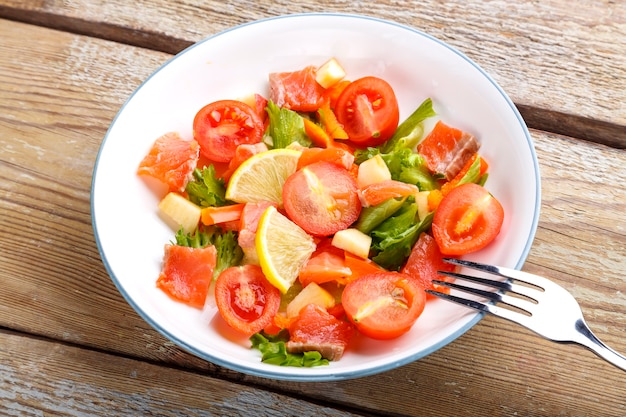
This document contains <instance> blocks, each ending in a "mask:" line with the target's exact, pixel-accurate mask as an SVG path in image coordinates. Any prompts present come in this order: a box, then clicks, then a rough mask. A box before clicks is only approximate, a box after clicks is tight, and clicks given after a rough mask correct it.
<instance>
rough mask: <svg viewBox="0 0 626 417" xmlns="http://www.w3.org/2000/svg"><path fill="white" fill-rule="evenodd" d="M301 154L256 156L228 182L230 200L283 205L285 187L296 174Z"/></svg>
mask: <svg viewBox="0 0 626 417" xmlns="http://www.w3.org/2000/svg"><path fill="white" fill-rule="evenodd" d="M300 154H301V152H300V151H297V150H294V149H283V148H281V149H272V150H269V151H265V152H261V153H258V154H256V155H253V156H252V157H250V158H249V159H247V160H246V161H245V162H244V163H243V164H241V165H240V166H239V168H237V169H236V170H235V172H234V173H233V175H232V176H231V178H230V180H229V181H228V186H227V188H226V198H227V199H228V200H231V201H235V202H237V203H258V202H260V201H270V202H273V203H276V204H278V206H279V207H282V205H283V195H282V194H283V185H284V184H285V180H286V179H287V177H289V176H290V175H291V174H293V173H294V172H295V171H296V168H297V166H298V158H300Z"/></svg>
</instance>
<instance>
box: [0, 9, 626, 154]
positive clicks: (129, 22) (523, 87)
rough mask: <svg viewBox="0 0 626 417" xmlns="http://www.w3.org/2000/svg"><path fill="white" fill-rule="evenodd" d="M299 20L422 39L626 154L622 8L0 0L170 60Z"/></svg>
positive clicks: (22, 13)
mask: <svg viewBox="0 0 626 417" xmlns="http://www.w3.org/2000/svg"><path fill="white" fill-rule="evenodd" d="M302 12H342V13H356V14H363V15H368V16H374V17H378V18H383V19H388V20H393V21H396V22H398V23H402V24H406V25H408V26H411V27H414V28H416V29H419V30H423V31H425V32H427V33H429V34H431V35H433V36H436V37H437V38H439V39H441V40H443V41H445V42H448V43H449V44H450V45H452V46H454V47H456V48H458V49H459V50H460V51H462V52H463V53H465V54H466V55H467V56H469V57H470V58H471V59H473V60H474V61H476V62H477V63H478V64H479V65H481V66H482V67H483V68H484V69H485V70H486V71H487V72H488V73H489V74H490V75H492V76H493V78H494V79H495V80H496V81H497V82H498V83H499V84H500V85H501V86H502V87H503V88H504V90H505V91H506V92H507V93H508V94H509V95H510V96H511V98H512V99H513V101H514V102H515V103H516V104H517V105H518V107H519V109H520V111H521V113H522V115H523V116H524V118H525V119H526V121H527V123H528V124H529V126H530V127H533V128H537V129H541V130H546V131H551V132H555V133H561V134H565V135H569V136H573V137H577V138H581V139H588V140H592V141H598V142H601V143H606V144H610V145H612V146H616V147H621V148H626V133H625V132H626V2H623V1H612V0H584V1H576V2H574V3H572V2H570V1H568V0H551V1H542V2H534V1H532V2H531V1H524V2H516V3H515V5H512V4H511V3H510V2H509V1H503V0H490V1H472V2H467V1H465V0H452V1H446V2H440V1H436V0H430V1H417V0H412V1H404V2H397V1H394V0H380V1H358V2H353V1H330V0H322V1H320V0H303V1H298V2H293V1H272V2H265V1H261V2H259V1H256V0H240V1H230V2H227V3H224V2H223V1H218V0H213V1H205V0H190V1H186V2H168V1H163V0H146V1H141V2H127V1H126V0H112V1H93V0H71V1H67V0H45V1H44V0H31V1H28V2H24V1H22V0H0V17H7V18H11V19H16V20H22V21H26V22H32V23H36V24H40V25H46V26H50V27H53V28H59V29H62V30H67V31H71V32H77V33H83V34H87V35H91V36H96V37H103V38H105V39H112V40H115V41H118V42H121V43H125V44H131V45H137V46H142V47H147V48H151V49H156V50H159V51H165V52H170V53H176V52H178V51H180V50H182V49H183V48H184V47H186V46H188V45H190V44H191V43H193V42H196V41H198V40H200V39H203V38H205V37H207V36H210V35H213V34H215V33H217V32H219V31H222V30H224V29H227V28H230V27H231V26H234V25H239V24H243V23H248V22H251V21H253V20H256V19H262V18H267V17H272V16H278V15H283V14H290V13H302Z"/></svg>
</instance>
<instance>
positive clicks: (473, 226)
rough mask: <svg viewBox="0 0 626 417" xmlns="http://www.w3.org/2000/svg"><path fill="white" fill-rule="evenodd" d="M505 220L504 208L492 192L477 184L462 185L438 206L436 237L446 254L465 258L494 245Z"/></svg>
mask: <svg viewBox="0 0 626 417" xmlns="http://www.w3.org/2000/svg"><path fill="white" fill-rule="evenodd" d="M503 221H504V209H503V208H502V205H501V204H500V202H499V201H498V200H496V198H495V197H494V196H492V195H491V194H490V193H489V191H487V190H486V189H485V188H484V187H482V186H480V185H477V184H473V183H468V184H463V185H460V186H458V187H456V188H453V189H452V191H450V192H449V193H448V194H447V195H446V196H445V197H444V198H443V199H442V200H441V202H440V203H439V206H438V207H437V211H435V216H434V217H433V227H432V230H433V236H434V238H435V240H436V241H437V245H439V249H440V250H441V253H443V254H444V255H464V254H466V253H470V252H475V251H478V250H480V249H482V248H484V247H485V246H487V245H488V244H489V243H491V242H492V241H493V240H494V239H495V238H496V236H497V235H498V233H500V228H501V227H502V223H503Z"/></svg>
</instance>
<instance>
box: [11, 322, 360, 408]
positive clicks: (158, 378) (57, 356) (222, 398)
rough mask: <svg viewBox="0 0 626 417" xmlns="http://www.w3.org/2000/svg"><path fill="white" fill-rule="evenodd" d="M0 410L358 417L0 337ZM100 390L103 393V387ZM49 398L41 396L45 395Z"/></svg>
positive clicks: (245, 388)
mask: <svg viewBox="0 0 626 417" xmlns="http://www.w3.org/2000/svg"><path fill="white" fill-rule="evenodd" d="M0 361H1V365H0V405H1V406H2V414H3V415H14V416H28V415H32V416H36V415H42V413H44V414H43V415H49V416H104V415H107V416H146V415H158V416H171V417H175V416H181V417H183V416H184V417H196V416H198V417H199V416H250V415H254V414H253V413H254V410H257V411H258V414H257V415H263V416H268V417H269V416H282V415H285V412H286V411H287V410H288V413H289V414H291V413H293V415H298V416H302V417H314V416H320V415H323V416H333V417H335V416H336V417H349V416H359V415H361V414H354V413H351V412H347V411H341V410H337V409H335V408H330V407H324V406H321V405H317V404H314V403H311V402H306V401H303V400H300V399H298V398H291V397H289V396H286V395H281V394H279V393H275V392H270V391H259V390H258V389H256V388H254V387H250V386H246V385H243V384H236V383H232V382H226V381H224V380H220V379H215V378H210V377H206V376H203V375H202V374H198V373H195V372H192V371H179V370H176V369H168V368H164V367H162V366H158V365H155V364H151V363H148V362H145V361H137V360H134V359H128V358H121V357H119V356H111V355H110V354H107V353H102V352H97V351H93V350H87V349H80V348H76V347H72V346H67V345H64V344H62V343H55V342H50V341H42V340H38V339H33V338H28V337H24V336H20V335H15V334H11V333H3V332H0ZM103 388H104V389H103ZM46 393H47V395H46Z"/></svg>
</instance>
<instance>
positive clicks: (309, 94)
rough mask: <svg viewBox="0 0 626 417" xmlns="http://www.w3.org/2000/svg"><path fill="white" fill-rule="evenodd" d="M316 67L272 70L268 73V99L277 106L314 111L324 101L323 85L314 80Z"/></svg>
mask: <svg viewBox="0 0 626 417" xmlns="http://www.w3.org/2000/svg"><path fill="white" fill-rule="evenodd" d="M315 74H316V68H315V67H314V66H308V67H306V68H303V69H301V70H299V71H293V72H274V73H271V74H270V75H269V82H270V100H272V101H273V102H274V103H275V104H276V105H277V106H278V107H286V108H288V109H291V110H294V111H302V112H314V111H317V109H318V108H319V107H320V106H321V104H322V103H323V102H324V98H325V97H324V87H322V86H321V85H319V84H318V83H317V81H315Z"/></svg>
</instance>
